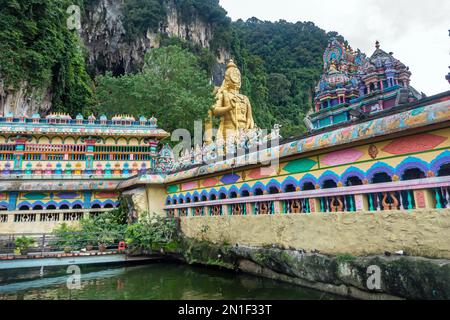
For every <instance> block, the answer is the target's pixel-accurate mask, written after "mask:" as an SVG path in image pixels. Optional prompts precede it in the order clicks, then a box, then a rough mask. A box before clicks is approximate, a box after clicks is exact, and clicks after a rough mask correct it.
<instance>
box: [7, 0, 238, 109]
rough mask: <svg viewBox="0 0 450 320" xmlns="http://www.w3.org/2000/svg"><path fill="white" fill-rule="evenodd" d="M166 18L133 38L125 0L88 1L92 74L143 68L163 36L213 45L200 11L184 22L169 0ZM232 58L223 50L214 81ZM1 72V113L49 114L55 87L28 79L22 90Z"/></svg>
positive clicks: (85, 32) (85, 25)
mask: <svg viewBox="0 0 450 320" xmlns="http://www.w3.org/2000/svg"><path fill="white" fill-rule="evenodd" d="M165 5H166V12H167V17H166V21H165V22H163V23H161V24H160V27H159V30H157V31H155V32H153V31H150V30H149V31H147V34H146V35H145V36H138V37H133V38H134V39H135V40H133V41H130V40H129V38H130V37H127V34H126V31H125V28H124V24H123V0H96V1H91V2H89V3H88V4H87V5H86V16H85V17H83V21H82V28H81V31H80V36H81V38H82V40H83V43H84V46H85V49H86V54H87V68H88V71H89V73H90V74H91V75H92V76H95V75H98V74H103V73H105V72H106V71H111V72H112V73H113V74H114V75H122V74H126V73H130V72H135V71H138V70H140V69H141V67H142V65H143V62H144V56H145V53H146V52H147V51H148V50H150V49H153V48H158V47H159V46H160V39H161V36H174V37H179V38H181V39H184V40H187V41H191V42H193V43H195V44H198V45H200V46H202V47H203V48H209V47H210V43H211V41H212V39H213V26H212V25H211V24H209V23H206V22H205V21H204V20H203V19H202V18H201V17H200V15H198V14H197V15H195V16H193V17H191V19H190V21H191V22H189V23H184V22H183V21H182V19H181V18H180V16H179V14H178V10H177V8H176V6H175V2H174V1H173V0H166V2H165ZM229 58H230V55H229V53H228V52H227V51H226V50H219V52H218V58H217V64H216V65H215V66H214V68H213V72H212V82H213V83H214V84H215V85H220V84H221V81H222V79H223V74H224V72H225V61H226V60H227V59H229ZM1 79H2V77H1V75H0V114H6V113H8V112H12V113H13V114H14V115H17V116H19V115H27V116H31V115H32V114H33V113H40V114H41V115H45V114H47V113H48V112H49V111H50V110H51V107H52V92H51V88H31V89H29V88H28V89H27V85H26V83H23V84H22V86H20V89H19V90H8V88H4V87H3V84H2V82H1Z"/></svg>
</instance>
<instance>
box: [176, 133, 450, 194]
mask: <svg viewBox="0 0 450 320" xmlns="http://www.w3.org/2000/svg"><path fill="white" fill-rule="evenodd" d="M427 134H428V135H433V136H438V137H440V138H441V139H442V142H440V143H439V144H437V145H436V146H434V147H432V148H429V149H428V150H425V151H420V152H415V153H410V154H403V155H398V154H391V153H389V152H386V151H385V148H386V147H387V146H388V145H389V144H391V143H393V142H395V141H396V140H398V139H390V140H386V141H381V142H377V143H373V144H365V145H362V146H357V147H349V148H347V149H344V150H349V149H351V150H354V151H358V152H360V153H361V157H360V158H359V159H358V160H356V161H355V162H347V163H343V164H340V165H332V166H330V165H328V164H326V163H324V158H325V157H326V156H327V155H329V154H330V153H323V154H319V155H316V156H310V157H306V158H301V157H299V158H298V159H310V160H313V161H314V162H317V164H316V165H314V166H313V167H312V168H311V169H310V170H308V171H307V172H303V173H289V172H288V171H286V170H284V168H285V166H286V165H287V164H288V162H281V163H280V165H279V168H278V170H276V169H275V170H270V169H269V170H268V171H267V172H265V173H264V176H265V177H263V178H252V177H251V175H252V173H254V171H255V169H251V170H241V171H236V172H235V173H236V174H237V175H239V177H240V178H239V180H237V181H236V183H234V184H229V185H228V186H231V185H235V186H236V187H238V188H240V187H241V186H242V185H243V184H245V183H247V184H249V185H250V186H252V185H253V184H254V183H256V182H258V181H261V182H262V183H263V184H267V183H268V182H269V181H270V180H272V179H275V180H277V181H278V182H283V181H284V180H285V179H286V178H287V177H289V176H291V177H294V178H295V179H297V180H300V179H301V178H302V177H304V176H305V175H306V174H311V175H313V176H314V177H316V178H319V177H320V176H321V175H322V174H323V173H325V172H326V171H331V172H333V173H335V174H337V175H342V174H343V173H344V172H345V171H346V170H347V169H348V168H349V167H355V168H357V169H360V170H362V171H364V172H366V171H367V170H369V169H370V168H371V167H372V166H373V165H374V164H376V163H377V162H383V163H386V164H387V165H389V166H391V167H394V168H395V167H397V166H398V165H399V164H401V163H402V161H404V160H405V159H407V158H409V157H415V158H418V159H420V160H422V161H424V162H427V163H430V162H432V161H433V160H434V159H435V158H436V157H437V156H439V155H440V154H442V153H443V152H444V151H445V150H449V149H450V128H445V129H440V130H434V131H431V132H428V133H424V134H420V135H418V136H417V137H419V138H418V139H417V141H418V144H419V145H420V144H421V143H424V142H426V141H424V140H426V136H422V135H427ZM415 136H416V135H412V136H410V137H412V140H413V141H414V137H415ZM399 139H401V138H399ZM372 145H373V146H375V147H376V150H377V154H376V157H375V158H372V156H371V155H370V153H369V148H370V147H371V146H372ZM298 159H297V160H298ZM291 161H292V160H291ZM222 176H223V174H217V175H214V177H215V178H217V179H218V180H220V179H221V177H222ZM266 176H267V177H266ZM211 179H212V178H211V177H209V178H207V179H205V178H201V177H199V178H198V181H197V183H198V185H199V187H196V188H192V187H191V186H192V185H193V183H191V182H190V183H179V184H174V185H176V186H177V187H178V191H177V192H174V194H179V193H182V194H186V193H188V192H190V193H193V192H195V191H199V192H201V191H203V190H206V191H208V192H209V191H210V190H212V189H216V190H219V189H220V188H221V187H224V186H225V187H226V186H227V185H226V184H224V183H222V182H219V183H218V184H217V185H215V186H214V187H210V188H208V187H203V186H204V183H205V181H209V180H211ZM183 184H184V185H186V186H188V187H183ZM169 187H170V186H169Z"/></svg>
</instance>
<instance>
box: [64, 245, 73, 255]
mask: <svg viewBox="0 0 450 320" xmlns="http://www.w3.org/2000/svg"><path fill="white" fill-rule="evenodd" d="M64 253H66V254H69V253H72V247H69V246H65V247H64Z"/></svg>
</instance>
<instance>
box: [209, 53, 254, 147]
mask: <svg viewBox="0 0 450 320" xmlns="http://www.w3.org/2000/svg"><path fill="white" fill-rule="evenodd" d="M240 89H241V72H240V71H239V69H238V67H237V66H236V64H235V63H234V62H233V60H230V61H229V63H228V65H227V70H226V72H225V79H224V81H223V84H222V86H221V87H220V88H219V89H218V90H217V93H216V103H215V105H214V106H212V107H211V110H210V111H209V113H208V118H209V119H208V120H207V124H206V128H205V130H206V131H207V132H206V134H207V138H206V142H207V143H210V142H212V137H211V133H212V116H213V115H214V116H216V117H220V126H219V130H218V133H217V139H218V140H220V139H222V140H221V141H228V139H229V138H236V137H237V136H238V134H239V132H240V131H242V130H248V129H254V128H255V122H254V120H253V113H252V106H251V104H250V100H249V99H248V97H247V96H245V95H242V94H240V93H239V90H240ZM208 130H210V131H209V132H208Z"/></svg>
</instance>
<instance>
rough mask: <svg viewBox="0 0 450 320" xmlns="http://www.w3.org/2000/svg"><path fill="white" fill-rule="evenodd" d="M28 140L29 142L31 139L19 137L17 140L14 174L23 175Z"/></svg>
mask: <svg viewBox="0 0 450 320" xmlns="http://www.w3.org/2000/svg"><path fill="white" fill-rule="evenodd" d="M27 140H29V138H27V137H21V136H18V137H17V138H15V141H16V151H15V153H14V169H13V173H14V174H20V173H22V163H23V156H24V153H25V145H26V143H27Z"/></svg>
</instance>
